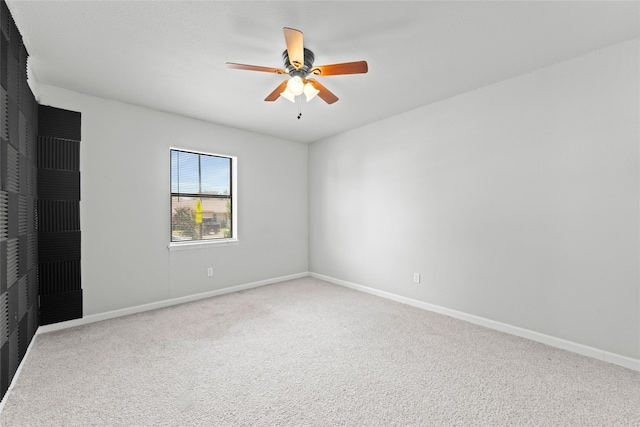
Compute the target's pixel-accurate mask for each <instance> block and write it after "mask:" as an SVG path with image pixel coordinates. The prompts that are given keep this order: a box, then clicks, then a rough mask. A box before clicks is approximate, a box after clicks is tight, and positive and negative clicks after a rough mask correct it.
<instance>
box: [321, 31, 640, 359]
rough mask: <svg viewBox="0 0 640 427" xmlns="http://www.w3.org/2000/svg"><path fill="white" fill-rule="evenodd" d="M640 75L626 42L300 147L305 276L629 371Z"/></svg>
mask: <svg viewBox="0 0 640 427" xmlns="http://www.w3.org/2000/svg"><path fill="white" fill-rule="evenodd" d="M639 75H640V72H639V69H638V40H634V41H630V42H626V43H622V44H618V45H615V46H612V47H609V48H607V49H604V50H601V51H597V52H592V53H590V54H588V55H585V56H582V57H579V58H575V59H572V60H569V61H566V62H562V63H559V64H556V65H554V66H551V67H548V68H545V69H542V70H538V71H535V72H532V73H529V74H526V75H523V76H520V77H517V78H514V79H511V80H507V81H504V82H501V83H499V84H496V85H492V86H490V87H485V88H482V89H479V90H475V91H473V92H470V93H466V94H463V95H460V96H457V97H455V98H452V99H448V100H446V101H443V102H439V103H437V104H432V105H428V106H425V107H422V108H419V109H417V110H414V111H410V112H407V113H405V114H401V115H398V116H395V117H391V118H388V119H386V120H382V121H379V122H376V123H373V124H371V125H368V126H365V127H362V128H360V129H357V130H354V131H351V132H347V133H344V134H341V135H338V136H336V137H332V138H329V139H327V140H324V141H320V142H317V143H314V144H312V145H311V147H310V151H309V159H310V160H309V182H310V190H309V194H310V207H309V213H310V231H309V238H310V271H312V272H314V273H318V274H322V275H326V276H329V277H332V278H335V279H338V280H342V281H348V282H351V283H355V284H359V285H365V286H368V287H372V288H375V289H378V290H382V291H387V292H391V293H394V294H396V295H401V296H405V297H409V298H413V299H416V300H419V301H424V302H428V303H431V304H435V305H439V306H442V307H447V308H449V309H452V310H458V311H462V312H465V313H469V314H473V315H476V316H481V317H484V318H488V319H492V320H495V321H499V322H504V323H507V324H510V325H514V326H517V327H521V328H526V329H529V330H532V331H536V332H539V333H543V334H548V335H551V336H555V337H559V338H562V339H566V340H569V341H573V342H576V343H580V344H584V345H588V346H592V347H595V348H599V349H602V350H606V351H609V352H613V353H617V354H620V355H623V356H627V357H632V358H638V357H640V343H639V336H640V330H639V328H640V314H639V313H640V309H639V304H640V294H639V283H640V277H639V262H638V260H639V255H640V253H639V239H638V237H639V222H640V212H639V199H638V197H639V161H638V160H639V150H638V141H639V133H640V132H639V129H638V117H639V107H638V101H639V99H638V95H639V84H638V79H639ZM427 84H429V83H427ZM399 96H401V95H399ZM414 272H419V273H421V275H422V283H420V284H414V283H412V278H413V277H412V275H413V273H414Z"/></svg>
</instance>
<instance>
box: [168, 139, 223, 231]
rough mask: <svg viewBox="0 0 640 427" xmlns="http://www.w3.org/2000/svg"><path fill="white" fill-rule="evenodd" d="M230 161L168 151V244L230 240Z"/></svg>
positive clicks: (207, 155)
mask: <svg viewBox="0 0 640 427" xmlns="http://www.w3.org/2000/svg"><path fill="white" fill-rule="evenodd" d="M231 168H232V159H231V158H229V157H223V156H218V155H212V154H204V153H194V152H189V151H182V150H175V149H172V150H171V241H172V242H183V241H190V240H211V239H228V238H232V237H233V223H232V218H233V216H232V212H233V205H232V200H233V197H232V190H233V189H232V185H231V182H232V181H231V172H232V171H231Z"/></svg>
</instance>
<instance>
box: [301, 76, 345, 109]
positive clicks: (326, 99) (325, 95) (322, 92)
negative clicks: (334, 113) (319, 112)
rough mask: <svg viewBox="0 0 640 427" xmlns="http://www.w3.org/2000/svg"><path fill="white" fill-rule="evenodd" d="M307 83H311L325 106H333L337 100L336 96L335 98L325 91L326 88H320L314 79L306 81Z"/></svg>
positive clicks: (327, 90)
mask: <svg viewBox="0 0 640 427" xmlns="http://www.w3.org/2000/svg"><path fill="white" fill-rule="evenodd" d="M307 83H311V84H312V85H313V87H314V88H316V89H318V90H319V91H320V92H318V96H319V97H320V98H322V100H323V101H324V102H326V103H327V104H333V103H334V102H336V101H337V100H338V97H337V96H335V95H334V94H333V93H331V91H330V90H329V89H327V88H326V87H324V86H322V85H321V84H320V82H318V81H317V80H316V79H307Z"/></svg>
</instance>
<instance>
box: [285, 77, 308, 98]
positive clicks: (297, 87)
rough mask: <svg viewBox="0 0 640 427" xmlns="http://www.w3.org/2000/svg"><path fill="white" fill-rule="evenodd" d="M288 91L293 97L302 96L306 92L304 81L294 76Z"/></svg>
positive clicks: (289, 82)
mask: <svg viewBox="0 0 640 427" xmlns="http://www.w3.org/2000/svg"><path fill="white" fill-rule="evenodd" d="M287 90H288V91H289V92H291V94H292V95H293V96H297V95H302V92H304V81H303V80H302V79H301V78H300V77H299V76H294V77H291V78H290V79H289V81H288V82H287Z"/></svg>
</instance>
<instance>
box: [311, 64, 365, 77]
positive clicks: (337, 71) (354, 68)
mask: <svg viewBox="0 0 640 427" xmlns="http://www.w3.org/2000/svg"><path fill="white" fill-rule="evenodd" d="M367 71H369V66H368V65H367V61H356V62H343V63H341V64H330V65H320V66H317V67H313V68H312V69H311V73H313V74H315V75H316V76H337V75H341V74H364V73H366V72H367Z"/></svg>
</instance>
